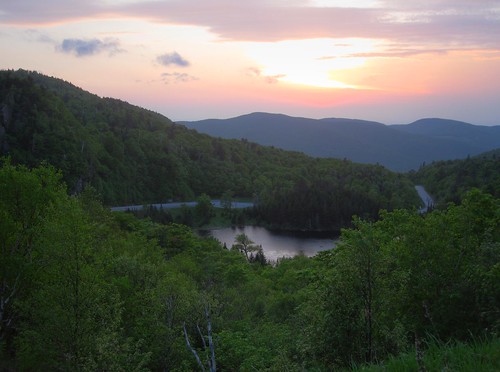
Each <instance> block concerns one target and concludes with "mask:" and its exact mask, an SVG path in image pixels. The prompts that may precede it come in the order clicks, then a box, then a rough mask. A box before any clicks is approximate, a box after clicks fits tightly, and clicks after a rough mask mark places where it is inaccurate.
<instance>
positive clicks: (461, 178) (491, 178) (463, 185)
mask: <svg viewBox="0 0 500 372" xmlns="http://www.w3.org/2000/svg"><path fill="white" fill-rule="evenodd" d="M411 176H412V179H413V180H414V181H415V182H417V183H420V184H423V185H425V186H426V188H427V190H428V191H429V192H430V193H431V194H432V195H433V196H434V198H435V199H436V202H437V203H439V204H440V205H445V204H446V203H449V202H454V203H459V202H460V200H461V199H462V197H463V195H464V194H465V193H466V192H467V191H470V190H471V189H473V188H479V189H481V190H482V191H485V192H487V193H489V194H491V195H493V196H495V197H497V198H500V149H497V150H493V151H489V152H486V153H484V154H481V155H478V156H474V157H468V158H467V159H464V160H447V161H437V162H432V163H431V164H429V165H425V164H424V165H423V166H422V167H420V169H419V170H418V171H417V172H412V173H411Z"/></svg>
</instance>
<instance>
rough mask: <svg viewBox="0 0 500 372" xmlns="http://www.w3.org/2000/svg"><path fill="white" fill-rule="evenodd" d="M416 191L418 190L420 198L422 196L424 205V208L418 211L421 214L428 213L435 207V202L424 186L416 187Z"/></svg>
mask: <svg viewBox="0 0 500 372" xmlns="http://www.w3.org/2000/svg"><path fill="white" fill-rule="evenodd" d="M415 190H417V192H418V196H420V199H422V202H423V203H424V206H423V207H422V208H420V209H419V210H418V211H419V212H420V213H425V212H428V211H429V209H431V208H432V207H433V206H434V200H433V199H432V197H431V196H430V195H429V194H428V193H427V191H425V188H424V186H422V185H416V186H415Z"/></svg>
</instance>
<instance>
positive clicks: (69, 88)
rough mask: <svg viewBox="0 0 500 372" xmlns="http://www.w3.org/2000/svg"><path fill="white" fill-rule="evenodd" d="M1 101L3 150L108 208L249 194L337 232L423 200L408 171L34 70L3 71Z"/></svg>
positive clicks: (275, 211) (267, 213)
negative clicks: (252, 133)
mask: <svg viewBox="0 0 500 372" xmlns="http://www.w3.org/2000/svg"><path fill="white" fill-rule="evenodd" d="M0 105H1V111H0V114H1V116H0V151H1V154H3V155H7V156H9V157H10V158H11V160H12V162H14V163H20V164H25V165H28V166H30V167H31V166H36V165H38V164H40V163H41V162H43V161H46V162H48V163H49V164H52V165H54V166H55V167H56V168H58V169H60V170H62V174H63V177H64V180H65V181H66V183H67V185H68V188H69V190H70V192H72V193H78V192H81V191H82V190H83V189H84V187H85V186H86V185H92V186H93V187H94V188H95V189H96V190H97V192H98V193H99V194H100V195H101V196H102V198H103V200H104V203H105V204H107V205H119V204H127V203H132V204H139V203H151V202H157V203H158V202H164V201H168V200H171V199H173V200H192V199H193V198H195V197H196V196H199V195H201V194H202V193H205V194H208V195H209V196H211V197H219V196H221V195H222V194H224V193H231V194H233V195H235V196H240V197H247V198H252V199H254V200H255V201H256V203H257V204H258V209H257V210H256V213H257V214H258V216H257V218H259V219H260V220H261V221H262V223H266V224H269V225H275V226H276V227H284V228H300V229H338V228H340V227H342V226H345V225H346V224H348V223H349V222H350V220H351V217H352V215H354V214H356V215H359V216H366V217H368V216H370V217H373V218H374V217H376V214H377V213H378V211H379V210H380V209H388V210H392V209H395V208H401V207H410V208H411V207H414V206H416V205H418V203H419V201H418V198H417V195H416V193H415V191H414V190H413V187H412V184H411V182H410V181H409V180H408V179H407V178H406V177H404V176H401V175H398V174H395V173H392V172H389V171H388V170H386V169H385V168H383V167H381V166H375V165H373V166H372V165H361V164H356V163H352V162H350V161H343V160H335V159H314V158H311V157H308V156H306V155H304V154H300V153H295V152H288V151H283V150H279V149H275V148H268V147H263V146H259V145H257V144H255V143H251V142H248V141H246V140H223V139H219V138H213V137H210V136H208V135H204V134H199V133H197V132H196V131H194V130H190V129H187V128H186V127H184V126H182V125H177V124H174V123H172V122H171V121H170V120H169V119H167V118H165V117H164V116H161V115H159V114H157V113H154V112H151V111H148V110H145V109H142V108H139V107H136V106H132V105H130V104H128V103H126V102H122V101H119V100H116V99H111V98H100V97H97V96H95V95H93V94H90V93H88V92H85V91H83V90H81V89H79V88H77V87H75V86H73V85H71V84H70V83H67V82H64V81H62V80H58V79H54V78H50V77H47V76H44V75H41V74H38V73H34V72H26V71H22V70H19V71H3V72H1V73H0ZM283 216H287V217H289V218H287V219H283Z"/></svg>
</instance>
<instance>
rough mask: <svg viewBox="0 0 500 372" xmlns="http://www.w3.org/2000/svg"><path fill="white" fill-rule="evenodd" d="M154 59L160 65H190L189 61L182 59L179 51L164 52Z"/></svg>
mask: <svg viewBox="0 0 500 372" xmlns="http://www.w3.org/2000/svg"><path fill="white" fill-rule="evenodd" d="M156 61H157V62H158V63H159V64H160V65H162V66H170V65H175V66H179V67H187V66H189V65H190V63H189V61H187V60H186V59H184V58H183V57H182V56H181V55H180V54H179V53H177V52H173V53H166V54H162V55H161V56H158V57H157V58H156Z"/></svg>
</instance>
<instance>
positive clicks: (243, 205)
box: [110, 199, 253, 212]
mask: <svg viewBox="0 0 500 372" xmlns="http://www.w3.org/2000/svg"><path fill="white" fill-rule="evenodd" d="M196 204H198V203H197V202H195V201H191V202H175V203H156V204H146V205H123V206H121V207H111V208H110V209H111V211H112V212H125V211H140V210H141V209H143V208H144V206H147V207H149V206H153V207H155V208H158V209H159V208H164V209H170V208H180V207H182V206H183V205H185V206H186V207H195V206H196ZM212 205H213V206H214V207H215V208H223V206H222V202H221V201H220V200H218V199H216V200H212ZM252 207H253V203H250V202H232V203H231V208H236V209H240V208H252Z"/></svg>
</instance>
